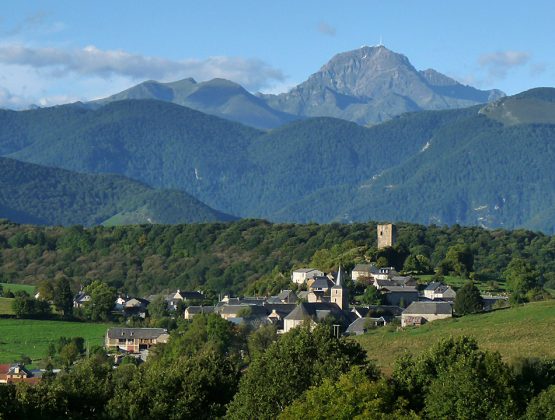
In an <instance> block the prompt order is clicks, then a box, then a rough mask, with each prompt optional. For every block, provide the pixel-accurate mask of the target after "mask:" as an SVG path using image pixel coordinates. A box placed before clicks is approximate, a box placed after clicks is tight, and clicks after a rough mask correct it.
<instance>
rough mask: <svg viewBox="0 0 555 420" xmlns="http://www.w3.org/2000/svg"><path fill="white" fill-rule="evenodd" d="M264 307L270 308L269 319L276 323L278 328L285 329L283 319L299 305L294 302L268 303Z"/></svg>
mask: <svg viewBox="0 0 555 420" xmlns="http://www.w3.org/2000/svg"><path fill="white" fill-rule="evenodd" d="M264 307H265V308H266V309H267V310H268V312H269V314H268V319H269V320H270V321H271V322H272V324H274V325H275V326H276V327H277V329H278V330H283V320H284V319H285V317H286V316H287V315H289V314H290V313H291V312H292V311H293V310H294V309H295V308H296V307H297V305H296V304H294V303H279V304H272V303H267V304H265V305H264Z"/></svg>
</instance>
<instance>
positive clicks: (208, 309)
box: [185, 306, 216, 314]
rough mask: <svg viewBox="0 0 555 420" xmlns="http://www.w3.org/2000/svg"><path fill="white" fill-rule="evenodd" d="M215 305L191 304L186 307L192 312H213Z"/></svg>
mask: <svg viewBox="0 0 555 420" xmlns="http://www.w3.org/2000/svg"><path fill="white" fill-rule="evenodd" d="M215 309H216V307H215V306H189V307H187V309H185V310H186V311H187V312H188V313H190V314H212V313H214V310H215Z"/></svg>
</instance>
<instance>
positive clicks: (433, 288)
mask: <svg viewBox="0 0 555 420" xmlns="http://www.w3.org/2000/svg"><path fill="white" fill-rule="evenodd" d="M456 296H457V292H455V291H454V290H453V289H452V288H451V287H450V286H447V285H445V284H443V283H440V282H432V283H430V284H428V286H426V288H425V289H424V297H425V298H427V299H430V300H434V299H447V300H453V299H455V297H456Z"/></svg>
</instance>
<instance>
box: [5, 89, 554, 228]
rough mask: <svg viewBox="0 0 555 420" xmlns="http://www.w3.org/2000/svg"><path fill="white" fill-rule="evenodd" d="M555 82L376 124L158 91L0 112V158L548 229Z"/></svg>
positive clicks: (382, 214)
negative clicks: (200, 102) (269, 116)
mask: <svg viewBox="0 0 555 420" xmlns="http://www.w3.org/2000/svg"><path fill="white" fill-rule="evenodd" d="M554 103H555V89H551V88H543V89H534V90H531V91H528V92H524V93H522V94H519V95H515V96H512V97H505V98H502V99H500V100H499V101H497V102H495V103H493V104H486V105H478V106H473V107H469V108H464V109H455V110H446V111H422V112H414V113H408V114H403V115H401V116H398V117H395V118H393V119H392V120H390V121H387V122H385V123H382V124H378V125H375V126H372V127H369V128H367V127H362V126H360V125H357V124H355V123H352V122H348V121H345V120H341V119H334V118H325V117H321V118H310V119H306V120H299V121H295V122H292V123H290V124H288V125H285V126H283V127H280V128H277V129H273V130H270V131H264V130H257V129H254V128H250V127H247V126H244V125H242V124H239V123H235V122H232V121H228V120H225V119H221V118H218V117H215V116H211V115H207V114H204V113H201V112H198V111H194V110H192V109H189V108H186V107H183V106H179V105H176V104H172V103H168V102H163V101H155V100H123V101H117V102H113V103H109V104H107V105H104V106H102V107H100V108H98V109H87V108H83V107H77V106H74V105H68V106H60V107H54V108H45V109H37V110H31V111H24V112H13V111H2V112H0V154H3V155H5V156H8V157H11V158H14V159H18V160H23V161H29V162H34V163H36V164H41V165H47V166H54V167H60V168H65V169H68V170H72V171H79V172H89V173H117V174H120V175H123V176H126V177H128V178H132V179H136V180H139V181H141V182H142V183H144V184H147V185H149V186H151V187H154V188H163V189H173V190H180V191H185V192H187V193H188V194H191V195H192V196H194V197H195V198H196V199H198V200H200V201H202V202H204V203H206V204H207V205H208V206H210V207H212V208H215V209H218V210H219V211H222V212H225V213H228V214H233V215H236V216H240V217H257V218H267V219H270V220H273V221H287V222H291V221H293V222H309V221H318V222H330V221H347V222H348V221H360V220H368V219H382V220H405V221H415V222H420V223H438V224H444V223H446V224H453V223H460V224H478V225H483V226H487V227H492V228H494V227H507V228H515V227H530V228H535V229H541V230H544V231H547V232H553V231H554V230H555V227H554V223H553V220H554V219H553V216H555V211H554V209H555V178H554V177H555V175H554V173H553V171H552V170H551V167H552V162H553V161H554V158H555V148H554V146H553V145H554V144H555V117H553V115H555V114H550V113H549V112H544V113H538V112H537V110H538V109H544V110H549V109H551V108H550V107H553V104H554Z"/></svg>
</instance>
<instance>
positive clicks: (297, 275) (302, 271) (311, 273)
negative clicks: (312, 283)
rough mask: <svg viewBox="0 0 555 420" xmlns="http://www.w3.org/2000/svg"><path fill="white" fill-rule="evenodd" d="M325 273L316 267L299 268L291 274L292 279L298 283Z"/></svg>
mask: <svg viewBox="0 0 555 420" xmlns="http://www.w3.org/2000/svg"><path fill="white" fill-rule="evenodd" d="M323 275H324V273H323V272H322V271H320V270H316V269H315V268H299V269H297V270H295V271H293V273H292V274H291V281H292V282H293V283H297V284H304V283H306V281H307V280H309V279H312V278H314V277H320V276H323Z"/></svg>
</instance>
